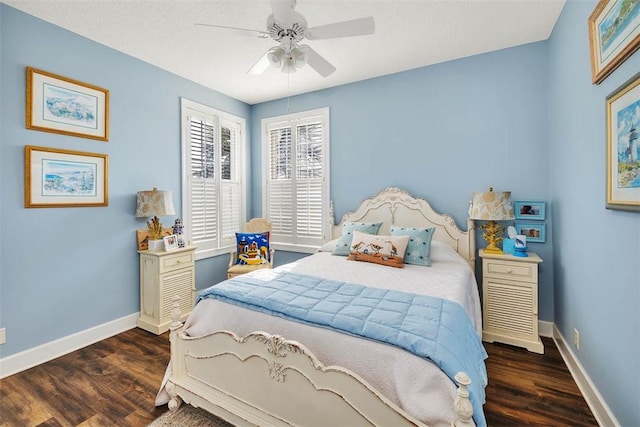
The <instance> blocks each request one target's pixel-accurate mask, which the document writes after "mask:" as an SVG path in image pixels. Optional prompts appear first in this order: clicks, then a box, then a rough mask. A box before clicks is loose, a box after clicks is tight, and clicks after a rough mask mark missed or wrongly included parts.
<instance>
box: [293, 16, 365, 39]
mask: <svg viewBox="0 0 640 427" xmlns="http://www.w3.org/2000/svg"><path fill="white" fill-rule="evenodd" d="M375 30H376V25H375V22H374V21H373V17H371V16H369V17H367V18H358V19H352V20H350V21H342V22H335V23H333V24H327V25H320V26H318V27H312V28H309V29H308V30H307V31H306V32H305V37H306V38H307V39H309V40H322V39H335V38H338V37H353V36H365V35H368V34H373V33H374V32H375Z"/></svg>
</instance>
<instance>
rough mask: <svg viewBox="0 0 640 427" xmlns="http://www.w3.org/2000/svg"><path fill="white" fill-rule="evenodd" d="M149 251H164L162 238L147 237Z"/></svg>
mask: <svg viewBox="0 0 640 427" xmlns="http://www.w3.org/2000/svg"><path fill="white" fill-rule="evenodd" d="M149 250H150V251H164V240H162V239H160V240H151V239H149Z"/></svg>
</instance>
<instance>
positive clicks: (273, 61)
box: [196, 0, 375, 77]
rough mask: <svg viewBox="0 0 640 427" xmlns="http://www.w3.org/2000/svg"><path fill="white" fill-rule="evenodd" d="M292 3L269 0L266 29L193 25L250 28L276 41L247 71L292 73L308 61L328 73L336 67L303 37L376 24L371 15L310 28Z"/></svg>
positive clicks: (361, 30) (358, 31) (369, 30)
mask: <svg viewBox="0 0 640 427" xmlns="http://www.w3.org/2000/svg"><path fill="white" fill-rule="evenodd" d="M295 6H296V0H271V9H272V13H271V15H269V17H268V18H267V29H266V31H261V30H251V29H246V28H236V27H227V26H223V25H212V24H201V23H197V24H196V25H202V26H206V27H215V28H224V29H229V30H238V31H242V32H250V33H253V34H256V35H257V36H258V37H260V38H272V39H273V40H275V41H276V42H278V46H274V47H272V48H270V49H269V50H267V51H266V52H265V54H264V55H262V57H260V59H258V60H257V61H256V63H255V64H253V66H252V67H251V68H249V70H248V71H247V72H248V73H249V74H261V73H263V72H264V71H265V70H266V69H267V68H268V67H269V66H270V65H271V66H273V67H276V68H279V69H280V70H282V71H283V72H285V73H293V72H295V71H296V70H297V69H300V68H302V67H304V66H305V65H309V66H310V67H311V68H313V69H314V70H316V71H317V72H318V73H319V74H320V75H321V76H322V77H327V76H329V75H330V74H331V73H333V72H334V71H335V70H336V67H334V66H333V65H332V64H331V63H330V62H329V61H327V60H326V59H325V58H323V57H322V56H320V54H318V53H317V52H316V51H315V50H313V49H312V48H311V47H309V45H306V44H301V42H302V40H304V39H307V40H324V39H334V38H340V37H353V36H362V35H368V34H373V33H374V31H375V24H374V22H373V18H372V17H367V18H358V19H353V20H349V21H341V22H335V23H332V24H326V25H320V26H318V27H312V28H309V27H308V25H307V20H306V19H305V18H304V16H302V15H301V14H300V13H298V12H296V11H295Z"/></svg>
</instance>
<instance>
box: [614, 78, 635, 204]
mask: <svg viewBox="0 0 640 427" xmlns="http://www.w3.org/2000/svg"><path fill="white" fill-rule="evenodd" d="M606 120H607V121H606V129H607V190H606V208H607V209H622V210H632V211H640V139H638V137H639V136H640V73H638V74H636V75H635V76H633V77H632V78H631V79H630V80H628V81H627V82H626V83H624V84H623V85H622V86H621V87H620V88H618V89H617V90H616V91H614V92H613V93H612V94H610V95H609V96H608V97H607V100H606Z"/></svg>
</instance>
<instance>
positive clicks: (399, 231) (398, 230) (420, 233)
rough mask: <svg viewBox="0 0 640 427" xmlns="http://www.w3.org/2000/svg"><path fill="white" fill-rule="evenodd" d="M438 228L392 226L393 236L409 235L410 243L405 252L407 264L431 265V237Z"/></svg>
mask: <svg viewBox="0 0 640 427" xmlns="http://www.w3.org/2000/svg"><path fill="white" fill-rule="evenodd" d="M435 231H436V229H435V228H434V227H430V228H414V227H396V226H395V225H392V226H391V235H392V236H409V245H408V246H407V253H406V254H404V262H406V263H407V264H416V265H426V266H427V267H431V258H430V257H429V252H430V251H431V239H433V234H434V233H435Z"/></svg>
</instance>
